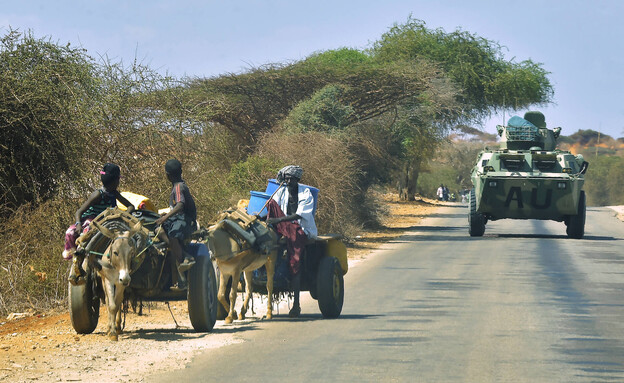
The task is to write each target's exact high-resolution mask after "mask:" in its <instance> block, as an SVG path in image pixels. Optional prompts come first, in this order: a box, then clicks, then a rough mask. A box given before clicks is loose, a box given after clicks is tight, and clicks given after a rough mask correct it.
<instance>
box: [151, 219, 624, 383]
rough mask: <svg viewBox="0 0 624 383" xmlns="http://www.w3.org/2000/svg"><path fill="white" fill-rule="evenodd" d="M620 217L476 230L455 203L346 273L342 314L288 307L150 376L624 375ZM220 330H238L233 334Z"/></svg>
mask: <svg viewBox="0 0 624 383" xmlns="http://www.w3.org/2000/svg"><path fill="white" fill-rule="evenodd" d="M623 240H624V222H620V221H618V220H617V219H616V218H615V217H613V214H612V212H611V211H610V210H608V209H606V208H601V209H598V208H590V209H588V215H587V226H586V236H585V238H584V239H582V240H571V239H568V238H567V237H566V236H565V227H564V225H563V224H562V223H556V222H547V221H544V222H542V221H512V220H503V221H498V222H490V223H488V225H487V228H486V233H485V236H484V237H482V238H470V237H469V236H468V230H467V219H466V208H465V207H445V208H441V209H440V210H438V211H437V214H434V215H433V216H431V217H430V218H427V219H426V220H424V221H423V223H422V225H421V226H418V227H414V228H413V229H412V230H410V232H409V233H408V234H407V235H405V236H404V237H402V238H401V239H400V240H397V241H394V242H392V243H390V244H388V245H387V246H385V247H383V248H382V249H381V250H379V251H377V252H376V253H375V255H373V256H371V257H370V258H369V259H368V260H366V261H365V262H362V263H360V264H359V265H358V266H356V267H354V268H353V269H352V270H351V271H350V272H349V273H348V274H347V275H346V279H345V284H346V293H345V305H344V308H343V311H342V316H341V317H340V318H339V319H335V320H324V319H322V318H321V316H320V313H319V311H318V307H317V306H316V303H315V301H309V302H308V303H307V304H306V305H304V307H303V313H304V314H303V316H302V317H301V318H300V319H298V320H290V319H288V318H287V317H286V316H285V313H282V315H281V316H279V317H278V318H277V319H276V320H274V321H272V322H266V321H264V322H252V323H250V324H249V325H248V326H244V327H243V328H242V329H237V330H232V331H237V334H236V335H237V336H238V337H239V338H240V339H242V340H243V342H241V343H239V344H234V345H230V346H226V347H223V348H220V349H218V350H213V351H210V352H207V353H205V354H202V355H200V356H198V357H197V358H196V359H195V360H194V361H193V363H192V364H191V365H190V366H189V367H188V368H186V369H184V370H180V371H175V372H172V373H169V374H166V375H159V376H156V377H153V378H152V377H150V378H148V379H149V381H163V382H164V381H167V382H171V381H215V382H225V381H226V380H230V381H235V382H266V381H293V382H300V381H302V382H304V381H305V382H307V381H319V382H320V381H323V382H325V381H338V382H347V381H348V382H351V381H364V382H377V381H383V382H395V381H396V382H523V381H524V382H593V381H620V382H622V381H624V295H623V293H622V291H623V289H624V254H623V253H622V245H623V244H624V242H623ZM218 331H228V329H227V328H225V327H224V328H221V329H218Z"/></svg>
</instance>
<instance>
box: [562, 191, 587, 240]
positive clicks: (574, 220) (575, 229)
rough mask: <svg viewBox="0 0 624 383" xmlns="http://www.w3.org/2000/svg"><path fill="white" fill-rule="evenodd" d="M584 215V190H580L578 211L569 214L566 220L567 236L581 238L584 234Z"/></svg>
mask: <svg viewBox="0 0 624 383" xmlns="http://www.w3.org/2000/svg"><path fill="white" fill-rule="evenodd" d="M585 216H586V206H585V192H584V191H581V195H580V196H579V203H578V213H577V214H576V215H573V216H570V219H569V220H568V227H567V228H566V233H567V234H568V237H570V238H574V239H581V238H583V235H585Z"/></svg>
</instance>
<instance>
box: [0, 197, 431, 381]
mask: <svg viewBox="0 0 624 383" xmlns="http://www.w3.org/2000/svg"><path fill="white" fill-rule="evenodd" d="M384 199H385V200H386V201H387V204H388V208H389V214H388V216H387V218H386V220H385V222H384V226H383V227H382V228H380V229H379V230H377V231H373V232H362V233H361V234H360V235H358V236H357V237H356V242H355V243H353V244H351V245H350V246H349V249H348V254H349V263H350V267H357V264H358V263H359V262H362V261H365V260H366V258H367V257H369V256H370V255H371V252H372V251H373V250H374V249H376V248H377V247H379V246H381V244H383V243H384V242H387V241H389V240H391V239H393V238H396V237H398V236H400V235H401V234H402V233H403V232H404V231H405V230H407V229H409V228H411V227H413V226H416V225H418V224H419V222H420V220H421V219H422V218H423V217H425V216H427V215H428V214H431V212H433V211H434V210H435V209H436V208H437V206H438V205H439V203H438V202H437V201H431V200H418V201H411V202H401V201H398V198H397V197H396V195H392V194H388V195H385V196H384ZM304 295H307V293H304ZM306 298H309V297H306V296H303V297H302V299H306ZM264 303H265V300H264V299H263V297H261V296H259V295H256V296H254V308H255V314H251V315H252V316H251V317H250V318H248V319H246V320H244V321H235V322H234V323H233V324H231V325H226V324H224V322H223V321H217V323H216V325H215V328H214V330H213V332H211V333H205V334H202V333H195V332H194V330H193V328H192V326H191V324H190V321H189V319H188V311H187V307H186V302H172V303H171V304H170V306H168V305H167V304H166V303H148V304H146V305H145V306H144V309H143V315H141V316H139V315H137V314H136V313H134V312H132V311H130V312H129V313H128V314H127V316H126V319H125V329H124V333H123V334H121V335H120V337H119V341H118V342H111V341H109V340H108V338H107V337H106V334H105V330H104V326H105V325H106V323H107V316H106V309H105V308H104V307H102V308H101V310H100V321H99V324H98V327H97V329H96V330H95V331H94V332H93V333H92V334H88V335H78V334H76V333H75V331H74V330H73V328H72V326H71V323H70V319H69V314H68V313H67V312H60V313H59V312H56V313H55V312H50V313H35V314H32V313H31V314H29V316H26V317H24V318H19V319H14V320H8V319H5V320H0V381H11V382H30V381H40V382H67V381H90V382H91V381H96V382H142V381H144V379H143V376H145V375H146V374H147V373H148V372H150V373H153V372H155V371H167V370H172V369H177V368H183V367H184V366H185V364H186V363H188V362H189V361H190V360H191V359H192V357H193V356H194V355H195V354H196V353H197V352H199V351H204V350H207V349H212V348H218V347H222V346H224V345H228V344H232V343H237V342H242V340H241V337H240V336H238V335H237V333H238V332H239V330H240V331H244V329H242V328H241V327H245V326H248V325H249V323H250V322H258V321H261V320H262V315H263V314H264V312H265V309H266V304H264ZM289 303H290V302H289V301H288V300H287V299H284V300H282V301H281V302H280V303H279V306H278V307H277V309H276V310H277V311H276V312H277V315H280V314H281V315H284V314H286V313H287V312H288V308H289ZM237 305H240V299H239V300H237ZM120 371H124V372H123V373H122V372H120Z"/></svg>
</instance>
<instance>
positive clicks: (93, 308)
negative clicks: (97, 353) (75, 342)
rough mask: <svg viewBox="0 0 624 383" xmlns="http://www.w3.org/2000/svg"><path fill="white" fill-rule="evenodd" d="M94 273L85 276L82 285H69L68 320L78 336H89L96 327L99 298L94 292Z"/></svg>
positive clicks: (98, 314)
mask: <svg viewBox="0 0 624 383" xmlns="http://www.w3.org/2000/svg"><path fill="white" fill-rule="evenodd" d="M96 278H97V276H96V275H95V274H94V273H91V272H90V273H88V274H87V277H86V279H87V281H86V283H85V284H83V285H78V286H74V285H72V284H71V283H69V282H68V284H69V291H68V293H69V318H70V319H71V324H72V327H74V330H76V332H77V333H78V334H91V333H92V332H93V330H95V328H96V327H97V324H98V319H99V318H100V298H99V296H98V294H97V291H96Z"/></svg>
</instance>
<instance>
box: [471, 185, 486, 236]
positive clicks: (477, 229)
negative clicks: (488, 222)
mask: <svg viewBox="0 0 624 383" xmlns="http://www.w3.org/2000/svg"><path fill="white" fill-rule="evenodd" d="M483 233H485V217H484V216H483V214H481V213H479V212H477V197H476V195H475V190H474V188H472V190H471V191H470V211H469V212H468V234H470V236H471V237H481V236H482V235H483Z"/></svg>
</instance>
